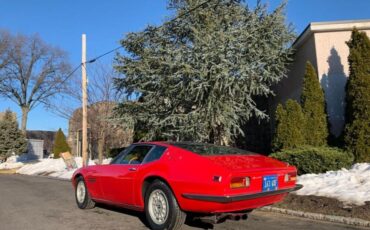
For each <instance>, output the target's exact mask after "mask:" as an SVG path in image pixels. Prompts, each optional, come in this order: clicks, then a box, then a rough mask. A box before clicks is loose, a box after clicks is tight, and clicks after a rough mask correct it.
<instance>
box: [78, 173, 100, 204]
mask: <svg viewBox="0 0 370 230" xmlns="http://www.w3.org/2000/svg"><path fill="white" fill-rule="evenodd" d="M79 184H81V186H84V188H85V194H84V196H83V198H82V199H81V200H80V201H79V199H78V198H77V192H78V191H77V190H78V188H79ZM75 199H76V203H77V206H78V207H79V208H80V209H92V208H94V207H95V202H94V201H93V200H92V199H91V197H90V194H89V191H88V190H87V187H86V183H85V180H84V179H83V177H81V176H80V177H78V178H77V179H76V188H75Z"/></svg>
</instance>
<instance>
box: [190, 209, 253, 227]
mask: <svg viewBox="0 0 370 230" xmlns="http://www.w3.org/2000/svg"><path fill="white" fill-rule="evenodd" d="M196 219H199V220H201V221H202V222H205V223H209V224H219V223H223V222H225V221H226V220H234V221H239V220H246V219H248V213H233V212H231V213H222V214H216V215H213V216H203V217H196Z"/></svg>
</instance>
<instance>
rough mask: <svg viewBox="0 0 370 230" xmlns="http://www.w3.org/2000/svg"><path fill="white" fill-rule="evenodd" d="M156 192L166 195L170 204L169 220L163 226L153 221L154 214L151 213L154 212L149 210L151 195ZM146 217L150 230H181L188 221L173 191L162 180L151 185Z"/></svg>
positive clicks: (146, 205) (148, 191)
mask: <svg viewBox="0 0 370 230" xmlns="http://www.w3.org/2000/svg"><path fill="white" fill-rule="evenodd" d="M156 192H159V193H161V194H162V195H164V196H165V199H167V202H168V214H167V218H166V219H165V220H164V221H163V223H161V224H159V223H158V220H154V219H153V214H151V213H150V212H153V211H150V210H149V209H150V207H149V206H150V205H149V203H150V201H149V199H150V197H151V194H154V193H156ZM163 198H164V197H163ZM152 210H153V208H152ZM145 215H146V219H147V221H148V224H149V226H150V228H151V229H153V230H162V229H167V230H176V229H180V228H181V226H182V225H183V224H184V222H185V219H186V213H185V212H183V211H182V210H181V209H180V207H179V205H178V204H177V200H176V198H175V196H174V195H173V193H172V191H171V189H170V188H169V187H168V185H167V184H166V183H164V182H163V181H160V180H155V181H154V182H153V183H151V184H150V185H149V187H148V189H147V191H146V193H145ZM156 221H157V223H156Z"/></svg>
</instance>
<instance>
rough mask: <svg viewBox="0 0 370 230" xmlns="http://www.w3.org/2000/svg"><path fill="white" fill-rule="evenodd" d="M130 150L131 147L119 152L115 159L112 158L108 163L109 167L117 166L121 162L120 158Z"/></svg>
mask: <svg viewBox="0 0 370 230" xmlns="http://www.w3.org/2000/svg"><path fill="white" fill-rule="evenodd" d="M130 149H131V146H129V147H127V148H125V149H124V150H122V152H120V153H119V154H118V155H117V156H116V157H115V158H113V160H112V161H111V162H110V164H111V165H114V164H119V163H120V161H121V160H122V158H123V157H124V156H125V155H126V154H127V153H128V152H129V151H130Z"/></svg>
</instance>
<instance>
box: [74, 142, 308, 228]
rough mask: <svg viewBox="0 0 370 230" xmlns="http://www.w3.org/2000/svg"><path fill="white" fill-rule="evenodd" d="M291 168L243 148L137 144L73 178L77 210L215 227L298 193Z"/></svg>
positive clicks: (159, 224) (155, 223) (164, 224)
mask: <svg viewBox="0 0 370 230" xmlns="http://www.w3.org/2000/svg"><path fill="white" fill-rule="evenodd" d="M296 175H297V170H296V168H295V167H293V166H289V165H288V164H286V163H283V162H280V161H277V160H275V159H272V158H269V157H265V156H262V155H259V154H256V153H252V152H248V151H245V150H241V149H237V148H231V147H225V146H216V145H211V144H200V143H186V142H147V143H136V144H132V145H131V146H130V147H128V148H126V149H125V150H124V151H122V152H121V153H120V154H119V155H118V156H117V157H116V158H114V159H113V160H112V162H111V163H110V164H109V165H96V166H88V167H83V168H80V169H78V170H77V171H76V172H75V173H74V175H73V180H72V182H73V185H74V187H75V195H76V202H77V205H78V207H79V208H81V209H87V208H93V207H94V205H95V202H99V203H100V202H101V203H108V204H112V205H118V206H122V207H125V208H129V209H134V210H139V211H145V214H146V217H147V221H148V223H149V225H150V227H151V228H152V229H178V228H180V226H181V225H182V224H183V223H184V221H185V218H186V214H190V215H191V216H193V217H198V218H201V219H203V220H206V221H212V222H213V223H217V222H221V221H224V220H226V219H228V218H231V219H234V220H239V219H246V218H247V214H248V213H249V212H250V211H251V210H253V209H255V208H259V207H262V206H265V205H270V204H273V203H276V202H279V201H281V200H282V199H283V198H284V197H285V196H286V195H287V194H288V192H291V191H295V190H298V189H300V188H301V187H302V186H301V185H298V184H296V178H297V176H296Z"/></svg>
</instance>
